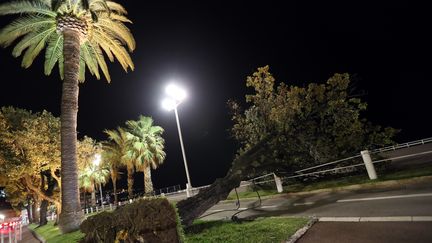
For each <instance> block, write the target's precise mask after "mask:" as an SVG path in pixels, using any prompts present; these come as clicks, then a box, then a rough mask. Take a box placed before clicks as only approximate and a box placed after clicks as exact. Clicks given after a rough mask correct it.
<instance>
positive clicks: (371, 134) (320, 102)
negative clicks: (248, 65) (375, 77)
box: [228, 66, 397, 170]
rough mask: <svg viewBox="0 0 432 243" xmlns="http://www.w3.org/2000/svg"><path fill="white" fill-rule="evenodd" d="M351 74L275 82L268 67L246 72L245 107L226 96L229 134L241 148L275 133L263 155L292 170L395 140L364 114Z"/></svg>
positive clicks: (393, 132)
mask: <svg viewBox="0 0 432 243" xmlns="http://www.w3.org/2000/svg"><path fill="white" fill-rule="evenodd" d="M350 78H351V77H350V75H349V74H346V73H345V74H334V75H333V76H332V77H330V78H329V79H328V80H327V82H325V83H323V84H318V83H310V84H308V85H306V86H305V87H298V86H293V85H291V86H289V85H287V84H285V83H280V84H279V85H276V81H275V78H274V77H273V75H272V74H271V73H270V72H269V67H268V66H265V67H261V68H258V71H257V72H255V73H253V75H252V76H249V77H247V80H246V86H247V87H251V88H253V89H254V92H253V93H252V94H249V95H246V103H247V108H246V109H242V108H241V107H240V105H239V104H238V103H237V102H234V101H229V102H228V104H229V107H230V109H231V112H232V121H233V123H234V125H233V127H232V129H231V133H232V135H233V137H234V138H235V139H236V140H237V141H238V142H239V143H240V145H241V148H240V150H239V153H242V152H244V151H246V150H248V149H249V148H250V147H252V146H254V145H256V144H257V143H258V142H259V141H261V140H262V139H263V138H265V137H266V136H269V135H270V134H275V135H276V139H274V140H273V141H272V149H271V150H270V151H269V153H268V154H267V155H266V156H269V157H271V158H272V159H273V160H274V161H275V164H274V165H275V166H274V167H276V168H283V169H285V170H291V169H292V168H299V167H304V166H308V165H313V164H320V163H325V162H328V161H331V160H336V159H340V158H343V157H348V156H352V155H353V154H356V153H358V152H359V151H360V150H363V149H367V148H372V147H374V146H384V145H387V144H391V143H393V141H392V138H393V137H394V135H395V134H396V133H397V130H396V129H393V128H389V127H387V128H382V127H380V126H377V125H373V124H372V123H371V122H369V121H367V119H366V118H363V117H362V113H363V112H364V111H365V110H366V108H367V104H366V103H365V102H364V101H362V100H361V99H360V98H358V97H356V96H355V94H353V93H352V92H351V90H352V89H351V88H352V87H351V86H350V83H351V80H350Z"/></svg>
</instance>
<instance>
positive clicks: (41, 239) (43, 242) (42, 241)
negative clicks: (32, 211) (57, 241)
mask: <svg viewBox="0 0 432 243" xmlns="http://www.w3.org/2000/svg"><path fill="white" fill-rule="evenodd" d="M27 229H28V231H30V233H31V234H32V235H33V236H34V237H35V238H36V239H37V240H38V241H40V242H41V243H46V240H45V239H44V238H43V237H42V236H40V235H39V234H38V233H36V231H34V230H32V229H30V228H29V227H27Z"/></svg>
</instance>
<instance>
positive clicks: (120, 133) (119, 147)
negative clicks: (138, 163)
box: [104, 127, 135, 198]
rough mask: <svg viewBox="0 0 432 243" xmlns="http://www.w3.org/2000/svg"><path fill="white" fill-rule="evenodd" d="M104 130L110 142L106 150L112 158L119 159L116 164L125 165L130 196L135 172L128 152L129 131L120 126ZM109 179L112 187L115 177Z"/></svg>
mask: <svg viewBox="0 0 432 243" xmlns="http://www.w3.org/2000/svg"><path fill="white" fill-rule="evenodd" d="M104 132H105V133H106V134H107V135H108V138H109V140H110V142H111V145H110V146H109V149H107V150H106V151H108V153H111V155H110V156H112V159H118V160H119V161H118V164H120V165H123V166H126V169H127V184H128V196H129V198H132V197H133V184H134V178H133V175H134V173H135V166H134V163H133V160H132V159H131V152H130V146H129V141H128V137H129V133H128V132H127V131H126V130H125V129H123V128H121V127H117V129H116V130H105V131H104ZM105 148H107V147H105ZM114 163H116V165H117V162H114ZM117 168H118V167H117ZM111 179H112V180H113V187H114V184H115V181H116V179H117V177H115V178H111ZM116 188H117V187H116ZM115 190H116V189H115Z"/></svg>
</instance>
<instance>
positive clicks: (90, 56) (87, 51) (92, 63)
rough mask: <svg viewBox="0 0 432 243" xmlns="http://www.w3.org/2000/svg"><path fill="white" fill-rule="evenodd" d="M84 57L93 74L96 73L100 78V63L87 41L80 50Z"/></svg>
mask: <svg viewBox="0 0 432 243" xmlns="http://www.w3.org/2000/svg"><path fill="white" fill-rule="evenodd" d="M80 53H81V55H82V58H83V59H84V61H85V63H86V65H87V67H88V69H89V71H90V73H91V74H92V75H95V76H96V78H97V79H100V74H99V65H98V63H97V61H96V60H95V53H93V50H92V49H91V47H90V44H89V42H88V41H87V42H85V43H84V44H82V45H81V51H80Z"/></svg>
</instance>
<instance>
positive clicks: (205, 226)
mask: <svg viewBox="0 0 432 243" xmlns="http://www.w3.org/2000/svg"><path fill="white" fill-rule="evenodd" d="M307 221H308V220H307V219H306V218H275V217H270V218H259V219H256V220H254V221H250V222H243V223H235V222H230V221H198V222H196V223H194V225H192V226H191V227H189V228H187V229H186V234H185V235H186V242H187V243H194V242H197V243H198V242H199V243H210V242H224V243H229V242H233V243H234V242H235V243H242V242H245V243H249V242H260V243H265V242H269V243H270V242H284V241H286V240H287V239H288V238H289V237H290V236H291V235H293V234H294V233H295V232H296V231H297V230H298V229H300V228H301V227H303V226H304V225H305V224H306V223H307Z"/></svg>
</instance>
